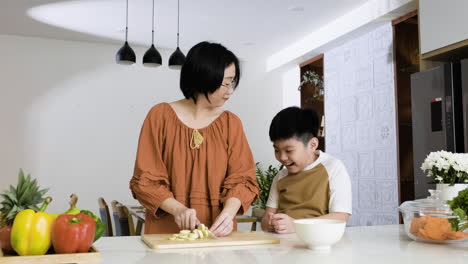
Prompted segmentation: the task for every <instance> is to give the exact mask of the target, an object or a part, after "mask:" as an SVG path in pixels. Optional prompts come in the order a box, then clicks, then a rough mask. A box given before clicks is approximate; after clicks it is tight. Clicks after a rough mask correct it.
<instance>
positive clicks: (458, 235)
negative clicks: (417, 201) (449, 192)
mask: <svg viewBox="0 0 468 264" xmlns="http://www.w3.org/2000/svg"><path fill="white" fill-rule="evenodd" d="M410 233H412V234H413V235H415V236H417V237H420V238H424V239H429V240H456V239H462V238H465V237H468V233H465V232H460V231H458V232H456V231H453V230H452V225H451V224H450V222H449V220H448V219H447V218H440V217H434V216H422V217H415V218H413V220H412V221H411V226H410Z"/></svg>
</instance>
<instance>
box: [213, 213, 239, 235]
mask: <svg viewBox="0 0 468 264" xmlns="http://www.w3.org/2000/svg"><path fill="white" fill-rule="evenodd" d="M234 216H235V215H232V214H230V213H228V212H225V211H223V212H221V214H219V215H218V217H217V218H216V220H215V222H214V223H213V225H211V228H210V231H211V232H212V233H213V235H215V236H217V237H223V236H227V235H229V234H231V232H232V230H233V228H234V221H233V219H234Z"/></svg>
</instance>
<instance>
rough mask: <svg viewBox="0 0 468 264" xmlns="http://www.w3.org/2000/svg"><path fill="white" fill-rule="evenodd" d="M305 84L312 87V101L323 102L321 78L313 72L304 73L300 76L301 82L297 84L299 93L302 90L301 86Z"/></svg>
mask: <svg viewBox="0 0 468 264" xmlns="http://www.w3.org/2000/svg"><path fill="white" fill-rule="evenodd" d="M307 83H308V84H310V85H312V86H313V87H314V94H313V95H312V100H317V101H323V96H324V94H325V91H324V89H323V79H322V77H321V76H320V75H319V74H318V73H317V72H315V71H310V70H309V71H305V72H304V73H303V74H302V81H301V83H300V84H299V91H300V90H301V89H302V86H304V85H305V84H307Z"/></svg>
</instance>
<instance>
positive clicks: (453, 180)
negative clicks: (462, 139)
mask: <svg viewBox="0 0 468 264" xmlns="http://www.w3.org/2000/svg"><path fill="white" fill-rule="evenodd" d="M421 170H423V171H424V172H425V173H427V177H430V178H432V183H446V184H449V185H450V186H453V185H454V184H457V183H464V184H467V183H468V154H467V153H452V152H447V151H436V152H431V153H429V155H428V156H427V157H426V159H425V160H424V162H423V164H422V165H421Z"/></svg>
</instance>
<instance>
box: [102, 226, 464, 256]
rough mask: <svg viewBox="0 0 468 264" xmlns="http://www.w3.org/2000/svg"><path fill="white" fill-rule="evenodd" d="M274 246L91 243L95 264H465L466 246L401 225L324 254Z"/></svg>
mask: <svg viewBox="0 0 468 264" xmlns="http://www.w3.org/2000/svg"><path fill="white" fill-rule="evenodd" d="M273 235H274V236H276V237H278V238H280V239H281V243H280V244H277V245H261V246H236V247H211V248H193V249H171V250H152V249H149V248H148V247H147V246H146V245H145V244H144V243H143V242H142V241H141V240H140V237H135V236H134V237H104V238H101V239H100V240H99V241H97V242H96V243H95V246H96V248H97V249H98V250H99V251H101V263H112V264H120V263H122V264H123V263H125V264H128V263H138V264H143V263H148V264H149V263H151V264H154V263H172V264H180V263H204V264H214V263H222V264H229V263H242V264H250V263H278V264H296V263H312V264H321V263H331V264H333V263H339V264H343V263H344V264H350V263H356V264H366V263H379V264H380V263H395V264H396V263H398V264H400V263H424V264H430V263H437V264H443V263H450V264H457V263H460V264H462V263H463V264H466V263H468V242H462V243H453V244H430V243H421V242H415V241H412V240H410V239H409V238H408V237H407V236H406V234H405V233H404V230H403V225H388V226H365V227H348V228H347V229H346V232H345V234H344V236H343V238H342V239H341V241H340V242H338V243H337V244H335V245H334V246H333V247H332V249H331V250H330V251H328V252H317V251H312V250H309V249H308V248H307V247H306V245H305V244H304V243H302V242H301V241H300V240H299V238H297V237H296V235H295V234H288V235H276V234H273Z"/></svg>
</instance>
